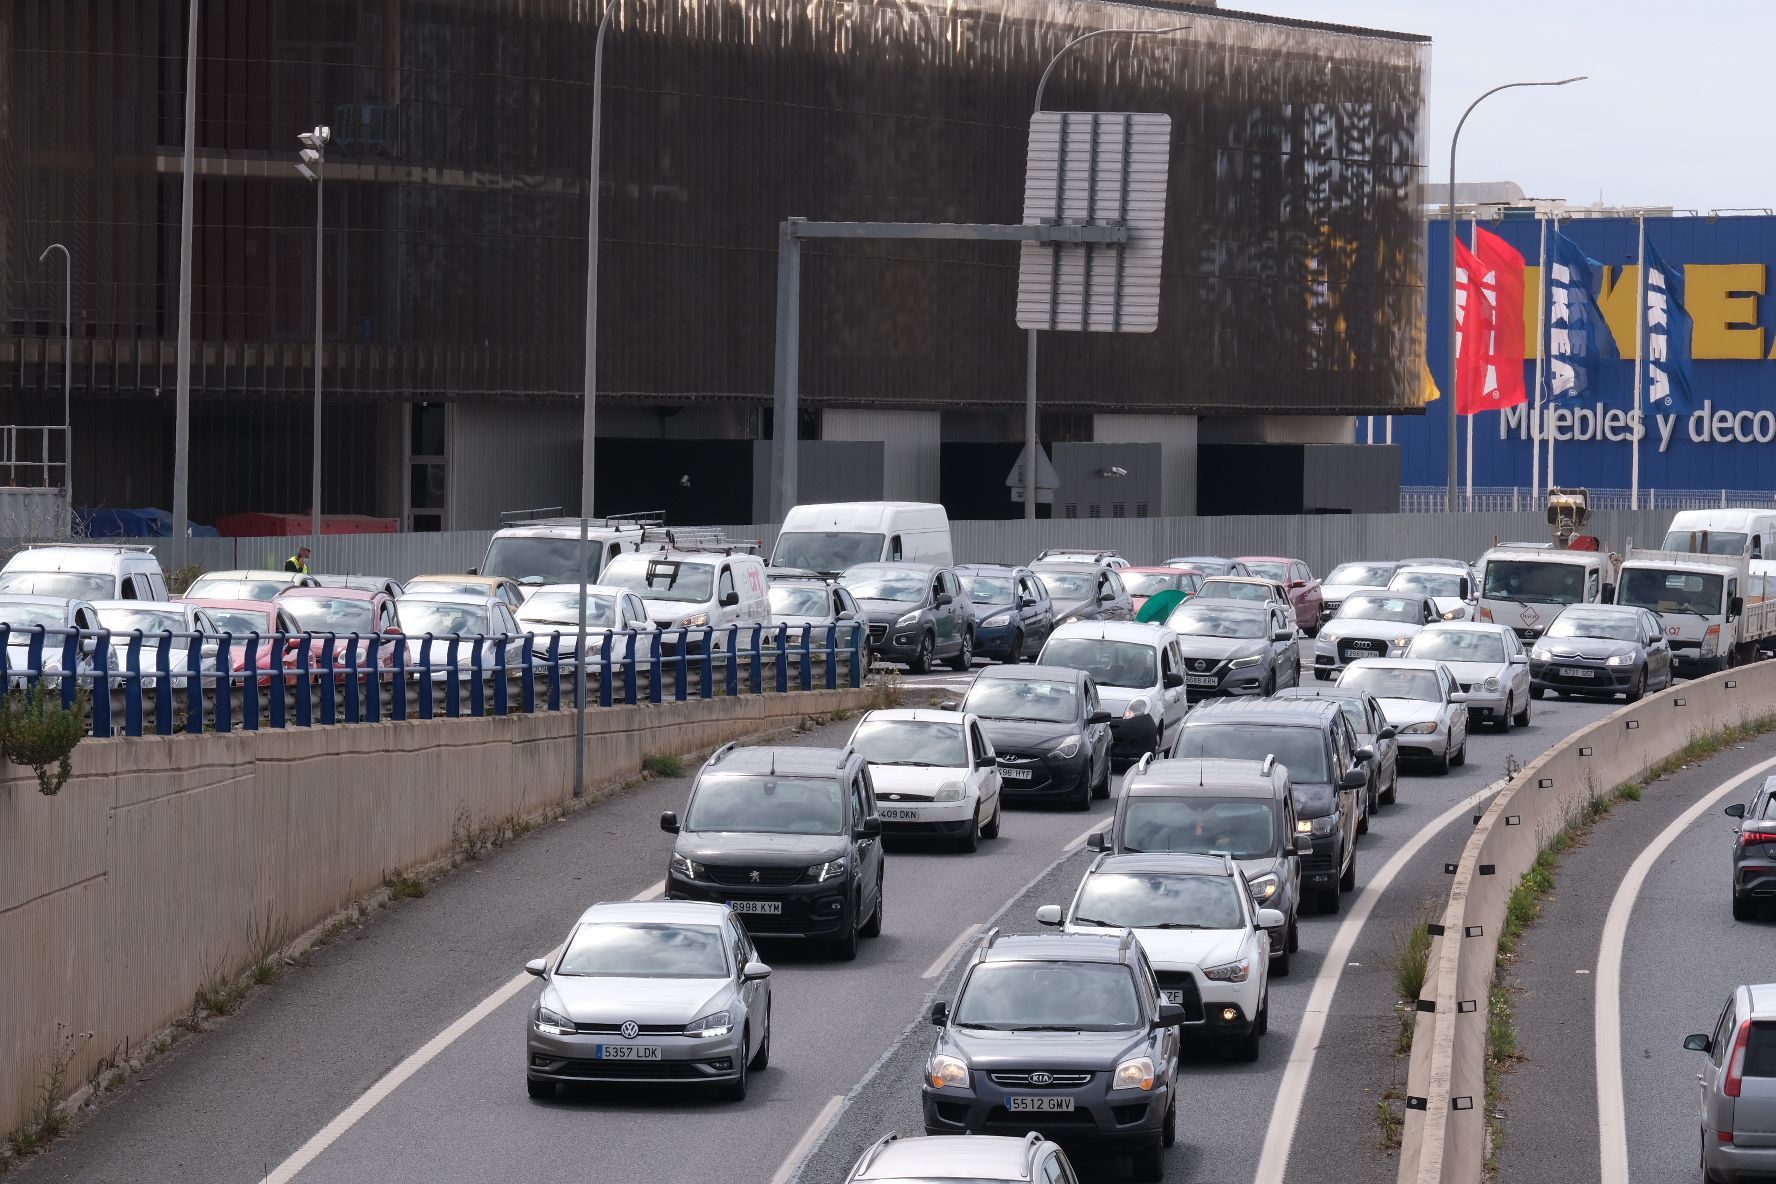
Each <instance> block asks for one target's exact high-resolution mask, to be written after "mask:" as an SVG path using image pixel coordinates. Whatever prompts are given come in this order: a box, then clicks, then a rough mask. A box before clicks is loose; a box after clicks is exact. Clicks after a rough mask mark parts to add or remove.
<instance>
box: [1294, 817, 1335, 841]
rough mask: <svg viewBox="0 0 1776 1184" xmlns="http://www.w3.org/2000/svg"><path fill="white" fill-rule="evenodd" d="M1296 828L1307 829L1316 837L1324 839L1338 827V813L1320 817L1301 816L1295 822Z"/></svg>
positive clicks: (1306, 830) (1299, 829)
mask: <svg viewBox="0 0 1776 1184" xmlns="http://www.w3.org/2000/svg"><path fill="white" fill-rule="evenodd" d="M1295 829H1296V830H1297V831H1298V832H1299V831H1305V832H1307V833H1308V834H1310V835H1312V836H1313V837H1314V838H1316V839H1323V838H1325V837H1326V836H1327V835H1329V834H1331V833H1332V832H1333V831H1335V830H1337V829H1338V815H1336V814H1324V815H1321V816H1320V817H1318V818H1300V819H1297V820H1296V822H1295Z"/></svg>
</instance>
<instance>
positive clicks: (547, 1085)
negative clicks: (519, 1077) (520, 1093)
mask: <svg viewBox="0 0 1776 1184" xmlns="http://www.w3.org/2000/svg"><path fill="white" fill-rule="evenodd" d="M524 1092H525V1093H527V1094H529V1095H530V1100H531V1101H533V1102H547V1101H549V1100H550V1099H552V1098H553V1097H554V1096H555V1083H554V1082H553V1081H538V1080H537V1079H536V1078H534V1077H526V1078H525V1079H524Z"/></svg>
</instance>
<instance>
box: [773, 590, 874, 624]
mask: <svg viewBox="0 0 1776 1184" xmlns="http://www.w3.org/2000/svg"><path fill="white" fill-rule="evenodd" d="M769 595H770V597H771V615H772V616H774V617H827V616H831V615H832V604H831V603H830V602H829V601H828V599H827V597H828V595H829V593H828V592H827V590H826V589H825V588H817V587H814V586H813V585H811V584H772V585H771V591H770V593H769ZM852 595H856V593H852Z"/></svg>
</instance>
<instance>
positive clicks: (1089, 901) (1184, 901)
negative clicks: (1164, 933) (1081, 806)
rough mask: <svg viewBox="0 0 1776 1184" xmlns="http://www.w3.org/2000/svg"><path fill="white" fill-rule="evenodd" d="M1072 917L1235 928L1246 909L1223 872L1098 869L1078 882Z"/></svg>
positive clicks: (1144, 925)
mask: <svg viewBox="0 0 1776 1184" xmlns="http://www.w3.org/2000/svg"><path fill="white" fill-rule="evenodd" d="M1072 921H1073V923H1074V924H1075V925H1118V926H1124V927H1126V928H1129V929H1238V928H1240V927H1241V926H1242V925H1244V924H1245V921H1246V915H1245V912H1244V911H1243V910H1242V909H1241V908H1240V902H1239V890H1238V889H1237V888H1235V887H1234V883H1233V880H1232V878H1231V877H1229V876H1176V875H1160V874H1156V873H1152V872H1099V873H1098V874H1096V875H1091V876H1087V877H1086V878H1085V883H1084V884H1081V885H1080V887H1079V898H1078V899H1077V900H1075V901H1074V902H1073V916H1072Z"/></svg>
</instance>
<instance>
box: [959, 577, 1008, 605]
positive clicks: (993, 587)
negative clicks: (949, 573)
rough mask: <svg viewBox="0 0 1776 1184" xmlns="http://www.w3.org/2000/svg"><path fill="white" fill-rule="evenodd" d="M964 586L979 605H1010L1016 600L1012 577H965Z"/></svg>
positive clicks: (969, 597)
mask: <svg viewBox="0 0 1776 1184" xmlns="http://www.w3.org/2000/svg"><path fill="white" fill-rule="evenodd" d="M962 586H963V587H964V588H966V589H968V599H970V600H972V601H974V603H975V604H977V605H991V604H1010V603H1011V602H1012V601H1013V600H1014V599H1015V596H1014V595H1013V593H1012V590H1011V577H1010V576H963V577H962Z"/></svg>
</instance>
